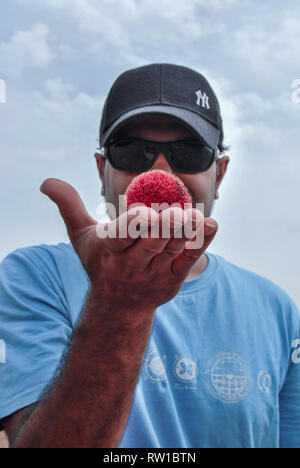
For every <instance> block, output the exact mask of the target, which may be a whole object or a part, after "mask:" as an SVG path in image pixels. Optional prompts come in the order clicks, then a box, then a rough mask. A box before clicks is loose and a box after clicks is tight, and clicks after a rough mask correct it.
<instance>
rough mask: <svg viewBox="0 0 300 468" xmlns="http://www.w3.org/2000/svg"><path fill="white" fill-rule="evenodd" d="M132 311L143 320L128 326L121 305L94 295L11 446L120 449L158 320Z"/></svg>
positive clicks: (90, 297)
mask: <svg viewBox="0 0 300 468" xmlns="http://www.w3.org/2000/svg"><path fill="white" fill-rule="evenodd" d="M130 312H131V313H132V314H139V316H140V317H141V316H143V317H144V318H142V319H140V320H138V321H137V322H136V323H133V322H132V321H128V315H127V313H126V310H125V309H124V307H122V305H121V304H115V305H114V306H113V305H112V304H111V303H110V304H108V303H106V302H105V301H104V300H103V299H102V298H99V297H97V295H96V294H94V293H93V292H92V291H91V292H90V293H89V295H88V298H87V301H86V305H85V308H84V311H83V314H82V317H81V320H80V322H79V324H78V327H77V329H76V332H75V334H74V338H73V340H72V344H71V347H70V349H69V353H68V355H67V357H66V359H65V363H64V365H63V368H62V370H61V372H60V374H59V376H58V377H57V379H56V381H55V382H54V383H53V385H52V386H51V388H50V389H49V390H48V392H47V393H46V394H45V395H44V397H43V398H42V400H41V401H40V402H39V403H38V404H37V405H36V407H35V408H33V411H32V412H31V414H30V416H29V417H26V416H27V415H26V411H25V422H24V424H23V425H22V427H20V429H19V431H18V434H13V435H12V440H11V446H12V447H33V448H34V447H117V446H118V444H119V442H120V440H121V437H122V435H123V432H124V430H125V427H126V424H127V419H128V415H129V411H130V407H131V403H132V398H133V395H134V389H135V386H136V382H137V378H138V376H139V371H140V367H141V364H142V360H143V356H144V352H145V347H146V345H147V342H148V338H149V334H150V331H151V325H152V319H153V316H154V311H148V310H147V311H146V310H144V311H141V310H138V311H137V310H133V309H132V310H131V311H130ZM112 316H113V317H114V320H113V322H112V320H111V317H112ZM19 422H20V421H18V423H19Z"/></svg>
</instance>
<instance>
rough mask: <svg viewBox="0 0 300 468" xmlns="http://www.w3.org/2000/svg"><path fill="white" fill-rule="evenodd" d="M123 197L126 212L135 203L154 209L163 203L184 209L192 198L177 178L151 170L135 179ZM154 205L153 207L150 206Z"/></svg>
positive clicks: (161, 171)
mask: <svg viewBox="0 0 300 468" xmlns="http://www.w3.org/2000/svg"><path fill="white" fill-rule="evenodd" d="M125 195H126V198H125V202H126V209H127V210H128V209H129V208H130V207H131V206H132V205H133V204H135V203H137V204H140V203H142V204H144V205H146V206H149V207H152V208H154V209H156V207H157V204H159V205H160V204H165V203H167V204H168V205H169V206H171V205H173V204H176V205H177V206H179V205H180V207H181V208H182V209H184V208H187V207H189V206H191V203H192V198H191V196H190V194H189V192H188V190H187V188H186V186H185V185H184V183H183V182H182V181H181V180H180V179H179V178H178V177H177V176H175V175H173V174H170V173H169V172H166V171H163V170H160V169H152V170H150V171H147V172H143V173H142V174H140V175H138V176H137V177H135V178H134V179H133V180H132V182H131V184H130V185H129V186H128V188H127V190H126V193H125ZM154 204H155V206H151V205H154ZM156 211H157V209H156ZM158 211H160V209H159V210H158Z"/></svg>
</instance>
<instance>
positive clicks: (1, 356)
mask: <svg viewBox="0 0 300 468" xmlns="http://www.w3.org/2000/svg"><path fill="white" fill-rule="evenodd" d="M5 363H6V346H5V341H4V340H0V364H5Z"/></svg>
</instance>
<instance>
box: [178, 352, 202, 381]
mask: <svg viewBox="0 0 300 468" xmlns="http://www.w3.org/2000/svg"><path fill="white" fill-rule="evenodd" d="M174 372H175V375H176V377H177V378H178V379H179V380H181V381H183V382H187V381H190V380H193V379H194V378H195V377H196V373H197V364H196V361H193V360H192V359H191V358H189V357H186V356H182V357H179V358H178V359H177V360H176V361H175V364H174Z"/></svg>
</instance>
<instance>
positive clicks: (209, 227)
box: [205, 221, 216, 232]
mask: <svg viewBox="0 0 300 468" xmlns="http://www.w3.org/2000/svg"><path fill="white" fill-rule="evenodd" d="M205 226H206V227H207V228H208V230H209V231H210V232H212V231H214V230H215V229H216V224H215V223H212V222H210V221H206V222H205Z"/></svg>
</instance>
